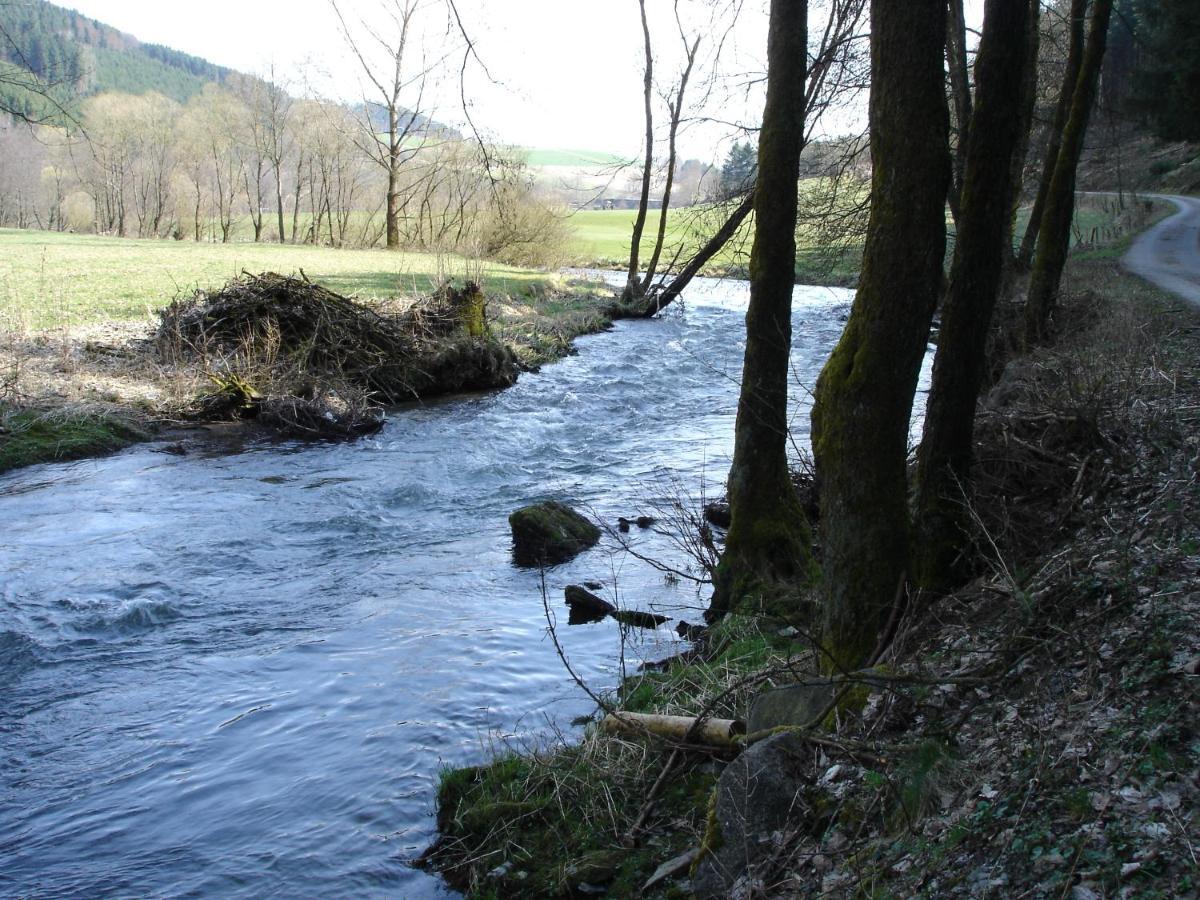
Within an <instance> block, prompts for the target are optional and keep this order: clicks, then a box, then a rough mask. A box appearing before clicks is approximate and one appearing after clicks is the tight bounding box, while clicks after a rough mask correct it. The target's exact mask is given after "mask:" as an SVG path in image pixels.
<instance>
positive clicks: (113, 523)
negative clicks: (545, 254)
mask: <svg viewBox="0 0 1200 900" xmlns="http://www.w3.org/2000/svg"><path fill="white" fill-rule="evenodd" d="M797 299H798V303H797V311H796V326H797V334H796V341H795V345H796V348H795V365H796V368H797V372H798V373H799V376H800V378H801V379H802V380H806V381H807V382H808V383H809V384H810V385H811V383H812V381H813V380H814V379H815V375H816V371H817V370H818V368H819V365H820V363H821V361H822V360H823V358H824V356H825V355H826V354H827V353H828V351H829V348H830V347H831V346H832V342H833V340H834V339H835V338H836V336H837V334H838V332H839V330H840V327H841V317H842V315H843V314H844V312H845V303H846V302H847V299H848V295H847V294H845V293H844V292H835V291H828V290H824V289H799V290H798V292H797ZM745 302H746V293H745V286H744V285H742V284H739V283H727V284H717V283H712V282H708V283H703V282H702V283H700V284H698V285H696V287H695V288H694V289H693V290H692V291H690V293H689V302H688V305H687V306H686V308H681V309H679V310H676V311H672V312H670V313H669V314H667V315H666V316H665V317H663V318H662V319H661V320H657V321H649V322H623V323H619V324H618V325H617V326H616V327H615V328H614V329H613V330H612V331H610V332H608V333H605V334H601V335H595V336H593V337H589V338H585V339H583V340H581V341H580V342H579V348H580V353H579V355H578V356H575V357H571V358H569V359H566V360H564V361H562V362H561V363H557V364H555V365H553V366H548V367H546V368H545V369H544V370H543V371H542V372H541V373H539V374H536V375H526V376H524V377H523V378H522V379H521V381H520V383H519V384H518V385H517V386H516V387H514V388H512V389H511V390H508V391H505V392H503V393H499V394H490V395H486V396H475V397H468V398H462V399H458V400H454V401H449V402H441V403H437V404H432V405H429V406H425V407H417V408H413V409H408V410H405V411H403V412H399V413H397V414H395V415H393V416H391V417H390V418H389V421H388V423H387V426H386V427H385V428H384V430H383V431H382V432H380V433H379V434H377V435H376V436H374V437H372V438H369V439H366V440H362V441H359V442H357V443H354V444H343V445H324V446H283V447H280V446H274V447H264V448H259V449H254V450H250V451H248V452H245V453H241V454H238V455H225V456H209V455H205V454H198V455H193V456H191V457H185V458H179V457H175V456H170V455H167V454H162V453H158V452H155V451H154V448H153V447H142V448H135V449H133V450H130V451H128V452H125V453H122V454H120V455H118V456H115V457H112V458H109V459H105V460H98V461H97V460H93V461H85V462H80V463H75V464H70V465H61V466H52V467H39V468H36V469H31V470H27V471H24V472H18V473H14V474H12V475H10V476H8V477H5V478H3V479H0V509H3V512H4V521H5V523H6V527H5V529H4V531H3V533H2V534H0V859H3V861H4V862H3V866H0V893H3V894H18V895H23V896H64V895H76V896H97V895H101V894H104V895H114V894H118V895H120V894H124V895H132V894H136V895H143V896H144V895H178V894H205V895H220V896H260V895H263V894H265V893H280V894H284V895H287V896H316V895H329V894H333V893H337V894H342V895H345V894H353V895H389V896H436V895H439V894H441V893H444V888H442V887H441V886H440V884H439V883H438V882H437V881H436V880H434V879H433V878H431V877H429V876H427V875H425V874H423V873H420V872H417V871H414V870H413V869H411V868H410V867H409V866H408V861H409V860H411V858H412V857H413V856H414V855H415V854H416V853H417V852H419V850H420V849H422V848H423V847H424V846H425V844H426V843H427V842H428V841H429V839H430V836H431V834H432V831H433V819H432V813H433V794H434V787H435V784H436V781H437V777H438V772H439V770H440V769H441V768H442V767H443V766H446V765H454V764H461V763H467V762H475V761H479V760H481V759H483V758H484V757H485V756H486V754H487V753H488V752H489V751H490V750H491V749H493V748H495V747H497V746H500V745H501V743H502V742H503V741H504V740H505V739H506V738H507V737H510V736H514V735H520V736H523V737H528V736H531V735H532V736H536V735H538V734H544V733H546V731H547V727H548V725H549V724H550V723H557V724H558V725H561V726H563V727H566V726H565V723H567V722H569V721H570V719H571V718H572V717H573V716H575V715H577V714H579V713H580V712H585V711H588V704H587V703H586V701H585V700H584V698H583V697H582V696H581V695H580V693H579V692H578V691H577V689H575V688H574V686H573V685H572V684H571V683H570V682H569V680H568V679H566V678H565V677H564V674H563V672H562V670H561V667H560V664H559V662H558V660H557V658H556V656H555V653H554V650H553V647H552V646H551V645H550V642H549V641H548V640H547V638H546V636H545V628H546V623H545V619H544V614H543V608H542V599H541V593H540V585H539V576H538V574H537V573H536V572H530V571H523V570H518V569H515V568H514V567H513V566H512V565H511V564H510V561H509V534H508V525H507V515H508V513H509V512H510V511H511V510H512V509H514V508H515V507H517V506H519V505H522V504H524V503H527V502H530V501H533V500H537V499H541V498H545V497H554V498H559V499H563V500H567V501H570V502H573V503H577V504H581V505H583V506H585V507H588V508H590V509H592V510H593V511H594V512H595V513H596V514H597V515H598V516H599V517H601V518H603V519H605V520H607V521H609V522H615V521H616V518H617V517H618V516H619V515H628V514H630V513H637V512H639V511H644V507H645V506H646V505H647V502H648V498H653V497H656V496H664V495H669V494H670V493H671V492H673V491H675V490H677V489H679V486H682V487H683V488H684V489H686V490H688V491H690V492H692V493H693V494H696V495H698V494H699V493H700V491H701V489H702V484H703V483H705V482H707V485H708V490H709V492H710V493H713V492H715V491H716V489H715V487H714V486H715V485H716V484H718V483H719V482H720V481H721V479H722V478H723V475H724V473H725V471H726V469H727V466H728V455H729V452H730V449H731V446H732V431H733V417H734V410H735V406H736V392H737V386H736V374H737V372H738V369H739V367H740V361H741V352H742V343H741V334H742V332H743V327H742V322H741V320H742V312H743V310H744V307H745ZM798 393H800V394H801V400H800V401H799V402H798V403H797V407H796V410H795V415H794V422H795V424H796V427H797V430H798V431H800V432H801V433H802V432H803V431H804V430H805V428H806V422H807V407H806V406H805V400H806V398H805V397H804V395H803V393H802V392H798ZM631 537H632V539H633V540H634V541H636V542H638V543H639V547H638V549H639V550H640V551H643V552H650V553H655V554H660V555H663V556H671V555H672V554H675V553H676V551H674V550H673V548H672V546H671V544H670V543H669V541H667V540H666V539H664V538H663V537H662V536H660V535H656V534H655V533H653V531H639V530H638V529H634V531H633V533H632V535H631ZM583 580H598V581H602V582H604V583H605V585H606V588H605V591H604V593H605V594H606V596H608V597H609V598H610V599H613V598H614V596H615V595H619V598H620V600H621V601H622V602H627V603H629V604H630V605H636V606H639V607H652V608H654V609H657V610H659V611H661V612H665V613H666V614H668V615H672V616H677V617H689V618H691V619H692V620H693V621H694V620H695V618H696V617H697V616H698V615H699V610H700V609H701V608H702V607H703V600H704V598H703V597H700V596H697V594H696V592H695V590H694V589H691V588H689V587H688V586H687V585H686V584H682V585H672V584H668V583H666V582H664V581H663V579H662V577H661V575H658V574H657V573H655V572H653V571H651V570H649V569H648V568H647V567H646V566H644V565H643V564H641V563H638V562H636V561H635V560H633V559H632V558H630V557H628V556H627V555H624V554H622V553H620V552H618V549H617V547H616V545H615V542H611V541H610V542H607V543H606V545H604V546H602V548H601V549H599V550H596V551H592V552H589V553H586V554H584V555H583V556H581V557H579V558H578V559H576V560H575V561H573V562H571V563H569V564H567V565H565V566H561V567H559V568H556V569H554V570H552V571H550V572H549V573H548V575H547V585H548V589H549V593H550V597H551V600H552V602H553V605H554V607H555V608H556V609H560V608H561V598H562V588H563V587H564V585H566V584H568V583H570V582H577V581H583ZM565 618H566V617H565V615H564V616H563V619H564V620H565ZM561 636H562V640H563V642H564V644H565V647H566V650H567V652H568V653H569V654H570V655H571V657H572V661H573V662H574V663H575V664H576V665H577V666H578V667H579V668H580V669H581V670H582V672H583V673H584V674H585V675H586V676H587V677H588V678H589V679H590V680H592V681H593V682H595V683H596V684H599V685H610V684H612V683H613V680H614V678H615V663H616V658H617V651H618V641H619V638H618V634H617V631H616V625H615V624H614V623H612V622H611V621H609V622H605V623H601V624H599V625H592V626H588V627H582V628H571V629H566V628H564V629H563V630H562V635H561ZM672 639H673V635H672V634H671V633H670V627H669V626H668V627H665V628H663V629H660V631H659V632H656V633H654V634H650V635H644V636H641V637H639V638H638V639H637V640H638V641H640V642H641V647H640V650H641V652H644V653H647V654H655V653H658V654H661V653H664V652H666V651H667V650H669V648H670V643H671V640H672ZM568 731H569V729H568Z"/></svg>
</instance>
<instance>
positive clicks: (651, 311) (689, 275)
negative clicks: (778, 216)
mask: <svg viewBox="0 0 1200 900" xmlns="http://www.w3.org/2000/svg"><path fill="white" fill-rule="evenodd" d="M753 210H754V192H753V191H751V192H750V193H749V194H747V195H746V196H745V198H743V200H742V202H741V203H739V204H738V206H737V208H736V209H735V210H734V211H733V212H732V213H730V215H729V218H728V219H726V220H725V224H723V225H722V226H721V227H720V228H718V229H717V233H716V234H714V235H713V236H712V237H711V238H709V239H708V241H707V242H705V244H704V246H703V247H701V248H700V249H699V250H698V251H696V255H695V256H693V257H692V258H691V259H690V260H689V261H688V264H687V265H686V266H684V267H683V268H682V269H681V270H680V271H679V274H678V275H676V276H675V277H674V278H673V279H671V283H670V284H668V285H667V286H666V287H665V288H664V289H663V290H662V291H660V292H658V293H653V294H651V295H650V296H649V297H648V298H647V302H646V303H645V304H644V305H643V306H642V307H641V308H639V309H637V310H636V311H635V312H633V313H632V314H633V315H637V316H642V317H644V318H647V319H648V318H650V317H651V316H653V315H655V314H656V313H658V312H659V311H660V310H662V309H664V308H665V307H666V306H667V304H669V303H671V302H672V301H674V300H676V299H678V297H679V295H680V294H682V293H683V290H684V288H686V287H687V286H688V283H689V282H690V281H691V280H692V279H693V278H695V277H696V274H697V273H698V272H699V271H700V270H701V269H702V268H704V265H705V264H706V263H707V262H708V261H709V260H710V259H712V258H713V257H714V256H716V255H717V254H718V253H720V252H721V248H722V247H724V246H725V245H726V244H727V243H729V241H730V239H732V238H733V236H734V235H735V234H737V230H738V229H739V228H741V227H742V223H743V222H745V221H746V218H747V217H748V216H749V215H750V213H751V212H752V211H753ZM794 277H795V273H794V272H793V278H794Z"/></svg>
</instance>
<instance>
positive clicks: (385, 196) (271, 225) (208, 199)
mask: <svg viewBox="0 0 1200 900" xmlns="http://www.w3.org/2000/svg"><path fill="white" fill-rule="evenodd" d="M368 119H369V115H368V116H366V117H364V116H363V115H360V114H359V113H358V112H357V111H356V110H353V109H350V108H348V107H346V106H345V105H342V104H338V103H334V102H331V101H328V100H323V99H318V98H298V97H295V96H293V94H292V93H291V92H290V91H289V90H287V89H286V87H285V86H284V85H282V84H281V83H280V82H278V81H277V80H275V79H274V78H262V79H259V78H249V77H247V78H241V79H237V80H235V81H232V82H230V83H229V84H227V85H224V86H218V85H215V84H211V85H208V86H206V87H205V89H204V90H203V91H202V92H201V93H199V94H197V95H196V96H194V97H193V98H192V99H191V100H190V101H189V102H188V103H187V104H184V105H181V104H179V103H176V102H175V101H173V100H170V99H168V98H166V97H164V96H162V95H160V94H155V93H149V94H142V95H132V94H119V93H109V94H101V95H98V96H95V97H91V98H89V99H87V100H86V101H85V102H84V103H83V104H82V106H81V109H80V113H79V116H78V121H77V122H76V123H73V125H72V127H68V128H63V127H52V126H49V125H35V126H32V127H27V126H19V127H15V128H10V129H8V130H5V131H3V132H2V133H0V135H2V139H3V141H4V144H5V146H6V147H7V148H9V152H8V153H6V154H5V155H4V157H3V158H2V159H0V198H2V199H0V224H4V225H14V226H18V227H39V228H48V229H52V230H68V229H70V230H75V231H91V232H95V233H101V234H112V235H117V236H121V237H142V238H153V237H175V238H177V239H190V240H195V241H215V242H223V243H228V242H230V241H234V240H253V241H256V242H258V241H277V242H280V243H310V244H323V245H328V246H339V247H340V246H346V245H354V246H374V245H377V244H380V243H385V244H386V245H387V246H389V247H393V248H395V247H400V246H406V247H414V248H422V249H440V250H441V249H444V250H457V251H470V252H478V251H479V249H480V248H486V249H487V251H488V252H490V253H492V254H493V255H500V256H505V255H510V256H513V257H521V258H522V259H525V260H526V261H531V262H539V261H541V260H539V259H536V258H535V257H536V256H537V254H536V253H535V252H534V250H535V249H536V248H538V247H542V248H544V247H546V246H547V245H548V244H553V243H554V241H553V240H552V238H553V232H554V231H555V229H556V228H561V223H560V222H559V220H558V219H557V217H556V216H554V215H553V211H552V210H551V209H550V208H549V207H548V206H547V204H545V203H543V202H541V201H540V200H539V199H538V197H537V196H536V194H535V191H534V189H533V185H532V182H531V181H530V179H529V178H528V177H527V174H526V173H525V171H524V165H523V163H522V162H521V161H520V160H519V159H517V158H513V157H511V156H506V155H505V154H501V153H498V152H496V151H495V149H494V148H481V147H480V146H479V145H478V144H476V143H475V142H474V141H465V140H462V139H461V138H459V137H458V136H457V135H455V134H453V133H450V132H445V131H433V130H431V129H430V128H429V123H428V122H427V121H425V120H421V121H420V122H419V126H418V124H414V123H417V117H416V115H415V114H412V113H410V114H409V120H410V121H409V126H410V127H409V130H408V132H407V133H406V134H405V135H401V136H399V137H397V139H396V141H395V142H393V141H392V139H391V137H389V136H387V135H386V134H385V135H384V137H382V138H378V137H377V136H376V133H375V132H374V130H373V126H372V125H371V123H370V122H369V121H368ZM418 128H419V130H420V134H419V135H418V134H417V132H418ZM381 140H382V141H384V142H386V145H384V146H382V147H381V144H380V143H379V141H381ZM392 146H395V147H398V148H399V154H398V156H397V157H396V158H395V160H394V162H395V165H393V158H392V152H391V149H390V147H392ZM485 153H487V155H488V159H487V164H486V165H485V161H484V154H485ZM497 203H500V204H503V205H505V206H506V207H511V209H508V208H506V209H505V210H504V215H503V216H501V215H499V214H498V213H497V210H496V204H497ZM516 223H520V227H518V225H517V224H516ZM530 229H532V233H530Z"/></svg>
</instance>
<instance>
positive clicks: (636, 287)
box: [621, 0, 654, 303]
mask: <svg viewBox="0 0 1200 900" xmlns="http://www.w3.org/2000/svg"><path fill="white" fill-rule="evenodd" d="M638 6H639V8H640V9H641V12H642V37H643V39H644V41H645V48H646V49H645V52H646V75H645V79H644V81H643V94H644V101H645V116H646V161H645V163H644V164H643V165H642V194H641V197H640V198H639V200H638V211H637V218H636V219H634V221H633V240H632V243H631V244H630V245H629V278H628V280H627V281H626V283H625V291H624V293H623V294H622V297H621V299H622V301H623V302H625V303H629V302H632V301H634V300H637V299H640V298H641V296H642V294H643V293H644V291H643V290H642V286H641V283H640V282H639V280H638V262H639V257H640V256H641V252H642V231H644V230H645V228H646V211H647V209H648V207H649V206H650V175H651V174H652V170H653V168H654V108H653V105H652V104H653V91H654V52H653V50H652V49H651V47H650V24H649V23H648V22H647V21H646V0H638Z"/></svg>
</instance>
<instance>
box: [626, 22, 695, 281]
mask: <svg viewBox="0 0 1200 900" xmlns="http://www.w3.org/2000/svg"><path fill="white" fill-rule="evenodd" d="M675 25H676V27H677V28H678V29H679V40H680V42H681V43H682V44H683V54H684V67H683V74H682V75H680V76H679V85H678V87H677V88H676V90H675V96H674V98H668V100H667V109H668V111H669V114H670V124H669V126H668V129H667V161H666V180H665V183H664V185H663V196H662V209H661V211H660V212H659V216H658V234H657V235H655V238H654V250H653V252H652V253H651V255H650V262H648V263H647V264H646V274H645V275H644V276H642V281H641V290H640V293H641V295H642V296H645V294H646V292H647V291H648V290H649V289H650V285H651V283H652V282H653V281H654V275H655V273H656V271H657V270H658V261H659V259H660V257H661V256H662V251H663V244H664V243H666V239H667V216H668V214H669V213H670V211H671V189H672V187H674V184H675V166H676V162H677V153H676V141H677V139H678V137H679V123H680V120H681V119H682V117H683V100H684V96H685V95H686V94H687V86H688V80H689V79H690V78H691V77H692V68H693V67H694V66H695V65H696V53H697V52H698V51H699V49H700V35H696V37H695V39H694V40H692V41H691V43H690V44H689V43H688V36H687V33H686V32H685V31H684V28H683V21H682V20H681V19H680V17H679V3H678V0H676V3H675Z"/></svg>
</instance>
